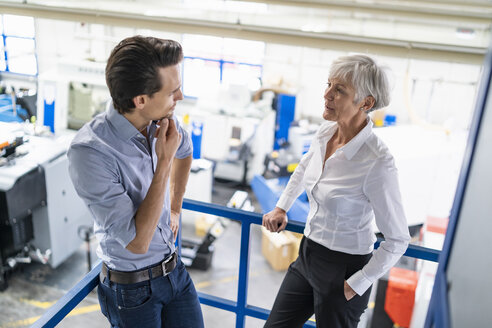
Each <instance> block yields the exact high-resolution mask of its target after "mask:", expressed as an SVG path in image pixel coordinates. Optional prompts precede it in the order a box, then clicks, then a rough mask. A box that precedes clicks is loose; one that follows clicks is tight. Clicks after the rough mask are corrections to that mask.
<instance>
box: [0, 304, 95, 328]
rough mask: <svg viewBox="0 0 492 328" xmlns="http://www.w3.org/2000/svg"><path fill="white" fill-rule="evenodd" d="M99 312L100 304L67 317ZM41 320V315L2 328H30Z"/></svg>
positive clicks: (89, 306) (83, 307) (86, 307)
mask: <svg viewBox="0 0 492 328" xmlns="http://www.w3.org/2000/svg"><path fill="white" fill-rule="evenodd" d="M99 310H100V307H99V304H93V305H88V306H82V307H79V308H76V309H73V310H72V311H71V312H70V313H69V314H68V315H67V317H73V316H76V315H81V314H86V313H90V312H95V311H99ZM39 318H41V316H40V315H38V316H35V317H31V318H27V319H23V320H17V321H12V322H7V323H6V324H3V325H1V326H0V328H14V327H23V326H30V325H32V324H33V323H35V322H36V321H37V320H38V319H39Z"/></svg>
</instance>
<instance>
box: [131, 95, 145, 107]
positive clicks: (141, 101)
mask: <svg viewBox="0 0 492 328" xmlns="http://www.w3.org/2000/svg"><path fill="white" fill-rule="evenodd" d="M146 100H147V99H146V98H145V95H138V96H135V97H133V104H134V105H135V108H136V109H142V108H143V107H144V106H145V101H146Z"/></svg>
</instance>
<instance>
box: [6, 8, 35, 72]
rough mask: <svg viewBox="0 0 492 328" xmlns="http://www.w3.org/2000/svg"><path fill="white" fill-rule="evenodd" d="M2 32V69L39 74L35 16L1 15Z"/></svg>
mask: <svg viewBox="0 0 492 328" xmlns="http://www.w3.org/2000/svg"><path fill="white" fill-rule="evenodd" d="M0 32H1V35H2V44H1V52H0V57H1V58H0V70H1V71H5V72H11V73H17V74H24V75H37V74H38V63H37V58H36V42H35V33H34V18H32V17H26V16H15V15H1V16H0Z"/></svg>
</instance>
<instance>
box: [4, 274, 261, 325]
mask: <svg viewBox="0 0 492 328" xmlns="http://www.w3.org/2000/svg"><path fill="white" fill-rule="evenodd" d="M266 271H267V270H263V271H260V272H251V273H250V274H249V277H250V278H251V277H258V276H259V275H261V274H263V273H265V272H266ZM238 279H239V277H238V276H237V275H236V276H229V277H224V278H221V279H218V280H208V281H201V282H197V283H195V288H196V289H202V288H207V287H210V286H212V285H216V284H219V283H226V282H231V281H236V280H238ZM0 328H1V327H0Z"/></svg>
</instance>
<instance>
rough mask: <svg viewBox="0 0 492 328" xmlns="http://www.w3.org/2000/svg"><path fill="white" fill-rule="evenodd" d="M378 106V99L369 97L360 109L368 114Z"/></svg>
mask: <svg viewBox="0 0 492 328" xmlns="http://www.w3.org/2000/svg"><path fill="white" fill-rule="evenodd" d="M375 104H376V99H374V97H373V96H367V97H365V98H364V100H363V104H362V106H361V107H360V109H361V110H362V111H364V112H368V111H370V110H371V108H372V107H374V105H375Z"/></svg>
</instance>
